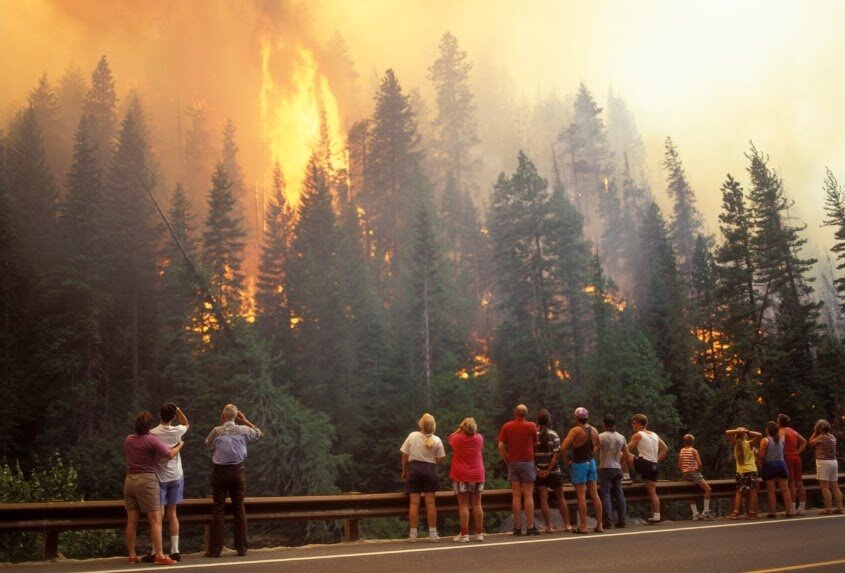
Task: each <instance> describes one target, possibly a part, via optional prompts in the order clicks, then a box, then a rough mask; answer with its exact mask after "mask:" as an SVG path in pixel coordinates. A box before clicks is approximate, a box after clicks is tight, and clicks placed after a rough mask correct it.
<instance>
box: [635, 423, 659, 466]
mask: <svg viewBox="0 0 845 573" xmlns="http://www.w3.org/2000/svg"><path fill="white" fill-rule="evenodd" d="M637 433H638V434H639V435H640V441H639V443H638V444H637V453H639V455H640V457H641V458H643V459H644V460H648V461H650V462H654V463H657V451H658V444H659V443H660V441H659V440H658V438H657V434H655V433H654V432H648V433H646V432H645V431H644V430H640V431H639V432H637Z"/></svg>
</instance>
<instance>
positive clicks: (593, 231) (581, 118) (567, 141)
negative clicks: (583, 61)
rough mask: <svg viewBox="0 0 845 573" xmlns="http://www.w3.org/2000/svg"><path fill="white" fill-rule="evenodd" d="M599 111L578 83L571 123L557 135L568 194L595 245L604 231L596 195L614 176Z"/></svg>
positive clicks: (585, 88) (587, 91) (583, 86)
mask: <svg viewBox="0 0 845 573" xmlns="http://www.w3.org/2000/svg"><path fill="white" fill-rule="evenodd" d="M601 112H602V110H601V108H600V107H598V105H597V104H596V101H595V99H593V96H592V94H591V93H590V91H589V90H588V89H587V87H586V86H585V85H584V84H581V85H580V87H579V89H578V95H577V96H576V97H575V106H574V115H573V118H572V123H571V124H570V125H569V127H567V128H566V129H565V130H563V131H562V132H561V133H560V135H559V136H558V141H560V142H561V143H562V144H563V156H564V165H566V167H567V171H568V172H569V174H570V192H571V193H572V194H573V198H574V202H575V205H576V206H577V207H578V210H579V211H580V212H581V214H582V215H583V216H584V226H585V230H586V232H587V236H588V237H592V238H593V239H594V242H598V241H597V239H598V238H599V237H601V233H602V229H603V227H602V226H601V224H600V217H599V213H598V207H599V205H598V201H599V196H600V195H601V193H602V192H604V191H605V190H606V186H607V178H608V177H609V176H610V175H611V174H612V173H613V167H612V158H611V155H610V151H609V148H608V147H609V146H608V143H607V135H606V133H605V128H604V122H603V121H602V119H601Z"/></svg>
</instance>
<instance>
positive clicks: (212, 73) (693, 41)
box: [0, 0, 845, 242]
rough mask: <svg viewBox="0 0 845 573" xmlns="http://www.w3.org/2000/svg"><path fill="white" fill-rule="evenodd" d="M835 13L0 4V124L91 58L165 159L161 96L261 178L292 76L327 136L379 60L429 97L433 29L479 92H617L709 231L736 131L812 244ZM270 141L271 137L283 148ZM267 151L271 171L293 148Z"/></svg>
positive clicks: (840, 94) (841, 164)
mask: <svg viewBox="0 0 845 573" xmlns="http://www.w3.org/2000/svg"><path fill="white" fill-rule="evenodd" d="M843 23H845V2H839V1H838V0H803V1H797V0H796V1H772V0H769V1H748V0H743V1H737V0H734V1H718V2H716V1H712V0H711V1H707V2H704V1H702V2H692V1H689V2H678V1H673V0H643V1H640V2H630V1H626V0H604V1H602V2H578V1H566V2H564V1H554V0H542V1H541V0H521V1H519V2H516V1H510V2H508V1H503V0H495V1H493V0H461V1H460V2H454V1H451V0H403V1H400V2H396V1H392V0H355V1H345V0H323V1H322V2H304V1H301V0H300V1H288V2H274V1H270V0H253V1H252V2H247V1H246V0H244V1H236V0H229V1H223V0H197V1H187V0H185V1H179V2H173V1H165V0H146V1H140V0H134V1H132V0H54V1H51V0H0V53H2V54H3V57H2V58H0V120H2V121H3V124H4V125H5V122H6V121H7V120H8V119H9V117H10V115H11V114H12V113H13V112H14V110H15V109H16V108H17V107H19V106H20V105H22V103H23V102H24V100H25V96H26V93H27V91H28V90H29V89H30V88H31V87H32V86H33V85H34V84H35V82H36V81H37V78H38V76H39V75H40V74H41V72H42V71H46V72H47V74H48V76H49V77H50V78H51V79H53V80H55V79H57V78H58V77H59V76H61V74H62V72H63V71H64V70H65V69H66V68H67V67H68V65H71V64H75V65H78V66H79V67H80V68H81V69H82V70H83V72H84V74H85V75H86V77H87V76H88V75H89V73H90V71H91V70H92V69H93V67H94V66H95V65H96V62H97V60H98V58H99V56H100V55H102V54H106V55H107V57H108V58H109V62H110V65H111V67H112V71H113V73H114V75H115V78H116V80H117V89H118V94H119V96H120V97H121V99H122V100H123V101H125V100H126V94H127V93H128V91H129V89H131V88H135V89H137V90H138V92H139V93H140V94H141V96H142V98H143V99H144V102H145V104H146V105H147V106H148V108H149V109H150V110H151V116H152V118H153V122H154V130H153V131H154V134H155V136H156V138H157V147H158V150H159V151H160V154H161V155H163V156H164V157H165V159H164V160H163V161H162V162H163V164H164V166H165V168H168V167H169V164H168V160H167V157H168V156H172V155H173V154H174V152H175V147H174V146H175V145H176V144H175V141H176V138H174V137H171V136H170V135H169V134H170V133H171V132H173V131H174V130H175V125H176V115H177V114H176V109H177V102H178V103H179V105H180V106H185V105H188V104H190V103H191V102H192V101H197V100H201V101H203V102H205V103H206V105H207V106H208V109H209V110H210V115H211V117H212V118H213V119H214V127H215V131H216V133H220V132H222V126H223V123H224V122H225V120H226V118H228V117H231V118H232V119H233V120H234V121H235V123H236V125H237V126H238V142H239V144H240V146H241V155H242V162H243V163H244V167H245V170H246V173H247V177H248V178H249V179H252V180H253V181H255V182H258V183H259V184H261V182H263V181H266V180H267V179H268V176H269V173H268V170H267V164H268V154H269V152H268V149H267V148H268V143H267V142H268V138H269V139H273V138H282V137H284V136H283V135H282V134H289V133H297V135H296V137H295V138H294V139H297V140H298V141H299V140H303V139H307V138H308V137H310V136H311V135H312V134H313V129H314V126H313V118H310V117H303V118H301V120H299V121H298V123H300V124H308V128H307V130H306V131H303V132H302V133H300V132H299V131H297V130H299V129H300V126H298V125H294V124H293V123H286V122H285V121H282V120H280V119H278V118H277V117H276V116H277V115H284V114H287V117H296V114H297V113H299V112H298V111H297V109H298V108H297V107H296V105H297V104H296V101H297V98H299V99H300V100H303V99H304V100H307V99H308V98H309V97H312V96H313V94H310V93H307V92H308V91H309V90H308V89H306V90H305V91H303V89H302V86H301V84H302V82H303V81H305V82H306V83H309V84H310V85H311V86H313V85H318V86H319V85H321V82H322V83H326V84H327V85H328V88H329V91H330V92H331V94H332V96H333V97H334V98H335V99H336V101H337V119H336V123H337V126H336V127H337V131H338V133H342V132H344V131H345V129H346V128H348V127H349V125H351V123H352V122H353V121H354V120H356V119H359V118H361V117H364V116H366V115H368V114H369V113H370V112H371V106H372V103H371V102H372V99H371V98H372V94H373V90H374V79H373V78H377V77H378V76H380V75H381V74H382V73H383V72H384V70H385V69H386V68H388V67H393V68H394V69H395V70H396V72H397V75H398V77H399V79H400V81H401V82H402V84H403V86H405V87H406V89H411V88H415V87H416V88H420V90H421V93H422V95H423V97H426V96H429V95H430V84H429V82H428V80H427V79H426V72H427V68H428V66H429V65H430V64H431V62H432V61H433V59H434V58H435V57H436V53H437V44H438V41H439V39H440V36H441V35H442V34H443V33H444V32H445V31H447V30H448V31H451V32H452V33H453V34H455V36H457V38H458V40H459V42H460V44H461V46H462V47H463V48H464V49H466V50H467V51H468V54H469V57H470V59H471V60H472V61H473V62H474V65H475V67H474V76H473V81H474V87H475V90H476V93H477V94H478V99H479V100H480V101H482V100H483V99H484V98H485V95H486V94H489V93H493V92H495V91H496V90H497V89H498V88H500V87H501V86H499V85H498V84H501V83H503V82H504V81H505V80H504V79H503V77H504V75H507V77H508V78H509V79H508V80H507V81H508V83H509V85H510V86H511V88H512V89H514V91H515V92H516V94H515V95H516V97H517V98H520V99H521V100H523V101H527V102H533V101H535V100H536V99H537V98H541V97H545V96H546V95H547V94H549V93H550V92H553V91H556V92H557V93H559V94H560V96H561V98H566V97H568V96H571V94H573V93H574V92H575V90H576V89H577V87H578V84H579V83H580V82H584V83H585V84H586V85H587V86H588V87H589V88H590V89H591V91H592V92H593V94H594V95H595V96H596V99H597V101H598V102H599V104H600V105H604V102H605V101H606V98H607V94H608V92H609V90H611V89H612V90H613V92H614V93H616V94H618V95H620V96H621V97H622V98H624V99H625V101H626V102H627V104H628V107H629V108H630V109H631V111H632V112H633V114H634V117H635V119H636V122H637V125H638V127H639V129H640V131H641V133H642V135H643V139H644V141H645V144H646V153H647V161H648V169H649V174H650V177H651V183H652V189H653V190H654V191H655V194H656V195H657V196H658V198H660V199H661V201H662V202H664V203H665V198H664V188H665V186H664V184H663V177H662V175H663V174H662V171H661V169H660V160H661V159H662V155H663V150H662V144H663V140H664V138H665V137H666V136H667V135H671V136H672V138H673V139H674V141H675V143H676V144H677V145H678V147H679V150H680V153H681V157H682V159H683V161H684V163H685V166H686V169H687V174H688V176H689V178H690V180H691V183H692V184H693V187H694V189H695V190H696V192H697V194H698V199H699V204H700V208H701V210H702V212H703V213H704V215H705V218H706V220H707V223H708V227H709V228H710V230H711V231H715V230H716V228H717V225H716V215H717V213H718V209H719V202H720V196H719V193H718V189H719V186H720V185H721V182H722V181H723V179H724V176H725V173H727V172H731V173H733V174H735V175H738V176H739V177H740V178H741V179H742V180H744V179H745V171H744V170H745V158H744V157H743V153H744V152H745V151H746V150H747V149H748V142H749V140H753V141H754V143H755V144H756V146H757V147H758V148H760V149H762V150H763V151H765V152H767V153H768V154H769V155H770V156H771V164H772V165H773V166H775V167H776V168H778V169H779V170H780V172H781V174H782V176H783V178H784V180H785V183H786V188H787V191H788V193H789V194H790V196H791V197H792V198H793V199H795V200H796V202H797V209H796V210H795V213H796V214H798V215H799V216H801V217H802V218H804V219H805V221H806V222H808V223H809V224H810V229H809V230H808V231H809V234H810V236H811V240H812V239H814V238H818V240H822V239H821V237H822V236H825V237H826V236H828V233H827V231H824V232H821V231H819V230H818V224H819V221H820V220H821V218H822V192H821V183H822V180H823V178H824V168H825V166H829V167H830V168H831V169H833V171H834V173H835V174H837V175H838V176H839V178H840V180H845V74H843V69H845V67H843V63H845V33H843ZM335 32H339V33H340V35H341V36H342V37H343V38H344V39H345V40H346V43H347V44H348V46H349V55H350V56H351V58H352V61H353V62H354V65H355V70H356V71H357V73H358V74H359V77H358V79H357V80H356V81H354V82H353V81H351V80H350V79H349V76H348V74H347V73H346V72H347V71H348V70H342V69H341V70H340V71H338V64H337V62H333V61H331V58H330V57H329V56H326V55H325V53H324V52H321V51H320V50H321V47H322V46H325V44H326V42H327V41H328V40H329V39H330V38H331V37H332V36H333V35H334V34H335ZM267 50H269V52H267ZM268 54H269V55H268ZM263 56H264V58H265V59H264V60H263V59H262V57H263ZM267 72H269V73H270V75H271V76H272V86H270V87H269V88H268V83H267V75H266V74H267ZM344 74H346V75H344ZM303 77H304V78H306V79H305V80H303V79H302V78H303ZM262 86H263V87H264V90H265V91H264V92H262ZM309 89H311V88H309ZM316 89H317V90H319V89H320V88H316ZM262 93H264V94H265V96H266V97H267V98H268V99H267V100H266V101H267V102H269V106H270V108H271V110H270V112H268V111H267V109H262V102H261V96H262ZM291 94H298V95H296V96H295V97H294V96H292V95H291ZM323 95H324V96H325V94H323ZM428 99H429V105H430V106H431V105H433V102H432V99H431V98H430V97H428ZM265 103H266V102H265ZM328 107H330V108H332V107H333V103H332V102H331V101H329V102H328ZM273 109H276V111H277V112H278V113H274V112H273ZM328 111H329V113H330V114H331V113H333V110H332V109H329V110H328ZM268 117H270V118H271V119H270V120H268V119H267V118H268ZM273 118H275V119H273ZM268 121H273V122H275V125H274V126H271V127H269V128H268V126H267V125H266V123H267V122H268ZM487 121H488V118H485V117H480V118H479V122H480V123H482V124H483V123H485V122H487ZM294 123H296V122H294ZM302 129H304V128H302ZM309 130H310V131H309ZM286 145H287V144H282V143H280V144H279V145H276V146H273V145H271V147H273V149H274V152H275V153H276V154H283V155H285V157H288V156H290V157H294V156H296V155H297V154H298V153H300V152H299V151H295V150H293V149H292V148H291V147H290V146H289V145H288V146H287V147H286ZM294 147H295V146H294ZM298 147H300V148H304V147H307V146H303V145H298ZM304 153H305V152H301V153H300V154H304ZM281 159H282V164H283V167H285V168H286V169H288V170H294V169H296V168H295V165H296V161H300V162H301V161H302V160H301V158H300V159H297V160H296V161H294V160H293V159H291V160H290V162H289V164H287V165H286V160H285V158H284V157H283V158H281ZM170 167H172V166H170ZM487 167H488V168H487V171H485V173H486V172H497V171H499V170H510V169H512V168H513V164H507V165H495V166H489V165H488V166H487ZM170 177H171V178H174V177H175V175H174V174H172V173H171V174H170ZM288 178H289V180H291V181H296V180H297V179H298V177H297V176H296V175H295V174H290V173H289V174H288ZM485 184H486V182H485ZM825 242H827V240H825Z"/></svg>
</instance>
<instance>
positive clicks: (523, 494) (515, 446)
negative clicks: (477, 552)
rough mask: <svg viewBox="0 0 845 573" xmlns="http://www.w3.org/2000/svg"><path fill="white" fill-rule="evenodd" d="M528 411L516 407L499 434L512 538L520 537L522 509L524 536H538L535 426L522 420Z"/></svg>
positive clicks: (522, 405)
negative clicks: (509, 495) (508, 487)
mask: <svg viewBox="0 0 845 573" xmlns="http://www.w3.org/2000/svg"><path fill="white" fill-rule="evenodd" d="M527 416H528V407H527V406H526V405H525V404H520V405H519V406H517V407H516V409H515V410H514V419H513V420H511V421H510V422H507V423H505V425H504V426H502V429H501V430H499V455H501V456H502V459H503V460H504V461H505V463H506V464H507V465H508V479H509V480H510V482H511V492H512V493H513V500H512V503H511V507H512V509H513V534H514V535H522V510H523V509H525V520H526V522H527V527H528V529H526V531H525V534H526V535H540V532H539V531H537V528H536V527H535V526H534V480H536V479H537V466H536V465H535V464H534V444H535V443H536V442H537V425H536V424H535V423H534V422H529V421H528V420H526V419H525V418H526V417H527Z"/></svg>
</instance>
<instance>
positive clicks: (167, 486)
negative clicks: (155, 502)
mask: <svg viewBox="0 0 845 573" xmlns="http://www.w3.org/2000/svg"><path fill="white" fill-rule="evenodd" d="M158 492H159V497H160V498H161V506H162V507H164V506H165V505H176V504H177V503H182V500H183V499H184V497H185V476H182V477H180V478H179V479H175V480H173V481H166V482H164V483H161V484H159V489H158Z"/></svg>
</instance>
